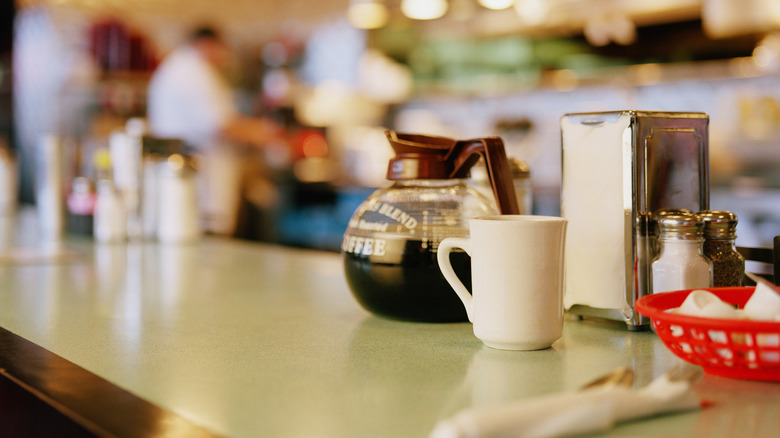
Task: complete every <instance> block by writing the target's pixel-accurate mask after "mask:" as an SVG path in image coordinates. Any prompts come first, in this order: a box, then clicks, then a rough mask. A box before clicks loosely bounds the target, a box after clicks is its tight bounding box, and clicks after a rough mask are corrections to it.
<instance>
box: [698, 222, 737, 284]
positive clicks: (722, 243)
mask: <svg viewBox="0 0 780 438" xmlns="http://www.w3.org/2000/svg"><path fill="white" fill-rule="evenodd" d="M697 214H698V215H699V216H701V218H702V220H703V221H704V256H705V257H707V258H708V259H710V260H711V261H712V271H713V273H712V285H713V286H715V287H719V286H742V284H743V283H744V276H745V258H744V257H742V254H740V253H739V252H737V247H736V243H735V240H736V238H737V222H738V219H737V215H736V214H734V213H732V212H730V211H722V210H705V211H700V212H699V213H697Z"/></svg>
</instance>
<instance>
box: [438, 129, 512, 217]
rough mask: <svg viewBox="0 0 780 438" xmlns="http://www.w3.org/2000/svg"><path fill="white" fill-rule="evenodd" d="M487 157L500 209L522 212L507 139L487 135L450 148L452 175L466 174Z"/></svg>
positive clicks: (448, 158)
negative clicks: (507, 147)
mask: <svg viewBox="0 0 780 438" xmlns="http://www.w3.org/2000/svg"><path fill="white" fill-rule="evenodd" d="M479 157H482V158H484V160H485V165H486V166H487V172H488V179H489V180H490V186H491V188H492V189H493V194H494V195H495V196H496V203H497V204H498V211H499V212H500V213H501V214H520V208H519V207H518V205H517V196H516V195H515V185H514V181H513V180H512V170H511V169H510V168H509V161H508V160H507V158H506V150H505V149H504V142H503V141H501V139H500V138H499V137H486V138H478V139H473V140H463V141H458V142H456V143H455V145H454V146H453V147H452V149H451V150H450V152H449V154H448V156H447V157H446V158H445V159H446V160H451V162H452V163H453V171H452V173H451V174H450V178H465V177H466V176H468V172H469V169H471V167H472V166H473V165H474V164H475V163H476V162H477V160H479Z"/></svg>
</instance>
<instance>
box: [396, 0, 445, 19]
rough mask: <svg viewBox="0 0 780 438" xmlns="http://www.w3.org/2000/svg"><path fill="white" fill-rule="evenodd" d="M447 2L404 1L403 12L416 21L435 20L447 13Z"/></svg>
mask: <svg viewBox="0 0 780 438" xmlns="http://www.w3.org/2000/svg"><path fill="white" fill-rule="evenodd" d="M447 8H448V4H447V0H402V1H401V12H403V13H404V15H406V16H407V17H409V18H412V19H415V20H434V19H436V18H441V17H443V16H444V14H446V13H447Z"/></svg>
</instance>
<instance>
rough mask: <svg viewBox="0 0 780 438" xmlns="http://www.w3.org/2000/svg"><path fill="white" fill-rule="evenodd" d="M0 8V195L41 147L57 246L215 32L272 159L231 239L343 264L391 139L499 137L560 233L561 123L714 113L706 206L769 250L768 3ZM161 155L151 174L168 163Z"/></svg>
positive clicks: (772, 122) (779, 116)
mask: <svg viewBox="0 0 780 438" xmlns="http://www.w3.org/2000/svg"><path fill="white" fill-rule="evenodd" d="M1 4H2V6H0V7H1V8H2V10H1V11H0V14H1V15H2V25H0V33H1V35H0V49H1V50H2V55H0V150H1V151H0V152H2V157H4V158H3V161H4V163H9V162H13V161H14V157H15V158H16V161H17V163H18V168H17V170H16V173H14V172H15V171H14V169H13V166H10V167H9V166H8V165H7V164H4V165H5V166H6V168H5V169H6V170H4V172H5V174H6V175H12V176H14V177H13V178H10V179H8V180H7V181H9V182H6V183H4V184H5V185H6V187H10V186H9V184H17V183H18V185H17V188H16V189H15V190H14V192H15V194H16V196H17V197H18V200H19V202H20V204H21V205H22V206H25V205H34V204H35V201H36V199H35V187H34V186H35V183H34V180H35V175H34V173H35V172H34V169H35V150H36V145H38V144H40V142H41V139H42V138H43V137H45V136H48V137H49V138H51V137H52V136H54V138H56V139H57V142H58V143H59V144H61V145H62V146H61V147H62V151H63V160H62V161H63V163H64V166H65V169H64V172H63V178H64V181H65V182H64V184H63V185H62V187H63V189H62V190H63V191H64V193H63V197H64V198H65V199H67V200H68V202H67V203H66V204H65V205H66V208H67V209H68V212H67V214H66V218H67V232H69V233H76V234H85V235H89V234H91V233H92V228H91V225H90V222H89V218H90V216H91V215H92V213H93V211H92V210H91V208H92V204H91V203H90V202H89V201H88V200H89V199H92V198H90V197H91V196H94V195H95V190H96V189H95V187H96V185H95V184H96V182H97V180H98V179H99V178H100V177H101V172H105V171H106V167H107V166H111V165H113V166H116V165H117V163H110V160H109V159H108V158H107V157H108V156H109V155H110V153H109V152H108V150H109V148H110V143H111V137H112V135H113V134H115V133H117V132H124V133H125V134H127V135H134V134H133V132H134V131H133V130H134V129H143V128H140V127H142V126H143V122H144V119H145V117H146V115H147V114H146V110H147V105H146V104H147V88H148V85H149V80H150V78H151V75H152V72H153V71H154V70H155V68H156V67H157V66H158V65H159V63H160V62H161V61H162V60H163V59H164V58H165V56H166V55H167V54H168V53H170V52H171V51H172V50H174V48H176V47H177V46H178V45H180V44H181V43H182V42H183V41H184V40H185V39H186V37H187V36H188V35H189V33H190V32H191V31H192V30H193V28H195V27H197V26H201V25H203V24H208V25H211V26H213V27H214V28H216V29H217V30H218V31H219V33H220V34H221V35H222V37H223V39H224V40H225V42H226V43H227V44H228V45H229V46H230V47H231V49H232V57H231V58H230V63H229V69H228V76H229V80H230V82H231V84H232V86H233V87H234V90H235V98H236V99H237V101H238V102H239V107H240V109H241V111H242V112H243V113H245V114H247V115H253V116H262V117H266V118H268V119H272V120H274V121H275V122H276V123H278V125H279V126H281V127H282V128H283V133H282V136H281V140H280V141H283V142H284V143H285V144H284V146H285V147H281V148H279V147H276V148H255V149H249V150H248V152H246V155H245V158H246V159H247V161H248V162H250V163H251V166H248V170H247V172H248V173H247V177H246V178H245V181H244V183H243V185H242V187H241V193H242V203H241V209H240V215H239V220H238V225H237V227H236V230H235V232H234V235H235V237H238V238H244V239H251V240H261V241H269V242H277V243H282V244H286V245H294V246H302V247H310V248H318V249H325V250H334V251H337V250H338V248H339V246H340V243H341V238H342V235H343V233H344V229H345V227H346V224H347V221H348V219H349V217H350V216H351V214H352V212H353V211H354V210H355V208H356V207H357V206H358V205H359V204H360V202H362V200H363V199H365V197H367V196H368V195H369V194H370V193H371V192H372V191H373V189H374V188H376V187H377V186H379V185H382V184H384V183H385V172H386V166H387V160H388V159H389V158H390V155H391V150H390V147H389V145H388V144H387V141H386V140H385V138H384V135H383V132H384V130H385V129H387V128H390V129H395V130H398V131H402V132H415V133H426V134H438V135H445V136H449V137H453V138H470V137H483V136H488V135H498V136H501V137H502V138H503V139H504V141H505V143H506V147H507V151H508V154H509V155H510V156H511V157H514V158H518V159H520V160H522V161H524V162H525V163H527V165H528V166H529V168H530V178H531V187H532V193H533V197H532V199H533V207H532V208H533V213H535V214H551V215H557V214H559V211H560V210H559V190H560V177H561V162H560V156H561V154H560V127H559V119H560V117H561V116H562V115H563V114H565V113H570V112H590V111H608V110H623V109H637V110H653V111H663V110H669V111H700V112H706V113H708V114H709V115H710V145H709V147H710V169H711V207H712V208H714V209H725V210H730V211H733V212H735V213H737V214H738V216H739V218H740V223H739V229H738V231H739V238H738V244H740V245H745V246H771V239H772V237H773V236H774V235H776V234H780V172H778V168H780V144H778V139H779V138H780V3H778V2H777V1H775V0H647V1H635V0H319V1H309V0H286V1H270V0H269V1H257V0H228V1H224V2H212V1H209V0H157V1H152V0H16V1H14V0H2V3H1ZM128 122H130V123H128ZM154 140H155V139H153V138H152V139H147V141H146V142H145V147H146V149H145V152H146V153H147V155H148V156H151V155H152V152H155V153H156V154H158V155H160V156H164V155H165V154H167V153H169V152H170V150H169V149H166V148H165V147H160V148H159V149H155V146H154V144H155V143H154ZM163 143H164V142H163ZM172 148H173V149H175V147H172ZM166 151H167V152H166ZM115 161H116V160H115ZM196 167H197V166H196ZM196 171H197V170H196ZM593 171H594V172H598V171H599V170H598V169H593ZM79 200H82V201H84V200H86V201H84V202H79Z"/></svg>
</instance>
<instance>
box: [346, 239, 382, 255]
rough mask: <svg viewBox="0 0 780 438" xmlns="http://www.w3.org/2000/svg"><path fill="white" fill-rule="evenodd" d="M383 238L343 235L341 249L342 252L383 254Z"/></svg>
mask: <svg viewBox="0 0 780 438" xmlns="http://www.w3.org/2000/svg"><path fill="white" fill-rule="evenodd" d="M385 245H386V242H385V240H384V239H374V238H371V237H359V236H344V240H343V241H342V243H341V249H342V250H343V251H344V252H351V253H353V254H362V255H367V256H369V255H376V256H383V255H385Z"/></svg>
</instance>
